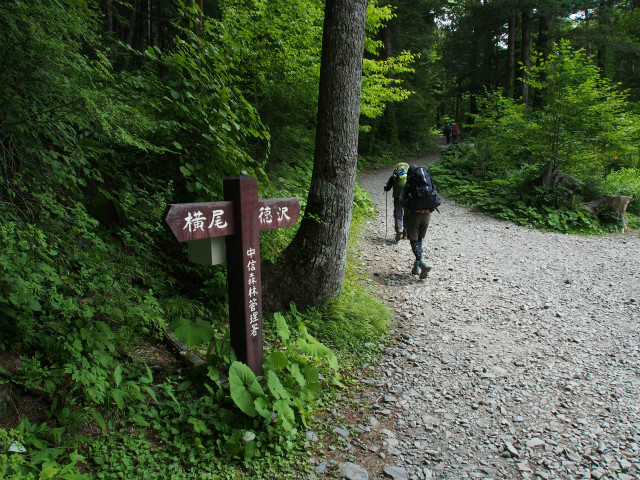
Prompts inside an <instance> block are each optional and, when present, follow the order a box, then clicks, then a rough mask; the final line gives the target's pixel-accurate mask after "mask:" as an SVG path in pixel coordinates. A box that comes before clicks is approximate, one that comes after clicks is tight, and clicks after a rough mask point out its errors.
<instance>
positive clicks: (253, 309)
mask: <svg viewBox="0 0 640 480" xmlns="http://www.w3.org/2000/svg"><path fill="white" fill-rule="evenodd" d="M255 256H256V250H255V248H253V247H249V249H248V250H247V257H246V261H247V272H248V273H249V276H248V280H247V283H248V285H247V286H248V288H247V295H248V296H249V325H251V336H252V337H255V336H257V335H258V328H259V323H258V320H259V315H260V314H259V312H258V293H259V292H258V288H257V287H256V285H257V279H256V263H257V261H256V258H255Z"/></svg>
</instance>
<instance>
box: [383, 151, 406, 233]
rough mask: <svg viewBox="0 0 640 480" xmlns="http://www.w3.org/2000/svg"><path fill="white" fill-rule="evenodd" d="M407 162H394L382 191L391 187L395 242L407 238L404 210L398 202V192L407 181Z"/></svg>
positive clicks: (386, 190)
mask: <svg viewBox="0 0 640 480" xmlns="http://www.w3.org/2000/svg"><path fill="white" fill-rule="evenodd" d="M408 171H409V164H408V163H404V162H399V163H396V166H395V167H393V174H392V175H391V176H390V177H389V181H388V182H387V184H386V185H385V186H384V191H385V192H388V191H389V190H391V189H392V188H393V220H394V227H395V229H396V242H398V241H400V239H401V238H405V239H406V238H407V230H406V226H405V224H404V217H405V211H404V207H403V206H402V204H401V203H400V192H401V191H402V187H404V185H405V184H406V183H407V172H408Z"/></svg>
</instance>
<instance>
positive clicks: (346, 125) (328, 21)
mask: <svg viewBox="0 0 640 480" xmlns="http://www.w3.org/2000/svg"><path fill="white" fill-rule="evenodd" d="M366 12H367V2H366V0H327V2H326V6H325V18H324V30H323V38H322V57H321V64H320V90H319V98H318V117H317V119H318V125H317V130H316V142H315V154H314V164H313V174H312V178H311V187H310V190H309V195H308V198H307V206H306V209H305V214H304V217H303V220H302V222H301V224H300V228H299V230H298V232H297V234H296V236H295V237H294V239H293V241H292V242H291V244H290V245H289V246H288V247H287V248H286V249H285V250H284V252H283V253H282V255H281V257H280V258H279V259H278V262H277V263H276V264H271V263H269V262H264V265H263V267H262V274H263V275H262V276H263V282H262V287H263V290H262V291H263V297H262V299H263V308H264V309H265V310H270V311H274V310H282V309H284V308H287V307H288V306H289V303H290V302H295V303H296V305H297V306H298V307H300V308H304V307H307V306H319V305H322V304H323V303H325V302H326V301H327V300H330V299H332V298H335V297H337V296H338V295H339V293H340V290H341V288H342V283H343V280H344V273H345V267H346V259H347V240H348V236H349V227H350V225H351V215H352V213H353V192H354V187H355V180H356V162H357V156H358V125H359V118H360V88H361V80H362V58H363V53H364V39H365V21H366Z"/></svg>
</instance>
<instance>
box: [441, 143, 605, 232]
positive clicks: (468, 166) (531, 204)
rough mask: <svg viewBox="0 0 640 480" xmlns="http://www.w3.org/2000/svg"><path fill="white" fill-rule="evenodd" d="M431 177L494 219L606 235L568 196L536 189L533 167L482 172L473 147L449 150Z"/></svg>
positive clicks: (447, 192)
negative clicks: (488, 172)
mask: <svg viewBox="0 0 640 480" xmlns="http://www.w3.org/2000/svg"><path fill="white" fill-rule="evenodd" d="M480 156H482V154H480ZM431 173H432V175H433V176H434V178H435V179H436V181H437V183H438V189H439V190H441V192H442V193H443V194H444V195H445V196H447V197H448V198H451V199H455V200H456V201H458V202H460V203H462V204H465V205H467V206H469V207H471V208H476V209H478V210H481V211H483V212H485V213H487V214H489V215H491V216H494V217H496V218H500V219H502V220H506V221H510V222H513V223H516V224H518V225H523V226H527V227H530V228H537V229H541V230H550V231H557V232H563V233H601V232H602V231H603V227H602V226H601V225H600V224H599V222H598V219H596V218H595V217H593V216H591V215H590V214H588V213H586V212H585V211H583V210H582V209H581V208H580V206H579V205H578V204H577V203H574V201H573V199H571V197H570V196H566V195H565V196H563V195H562V192H560V191H558V190H557V189H550V188H545V187H536V186H534V185H532V184H531V181H530V177H531V173H532V170H530V169H527V168H522V169H520V170H512V171H508V172H504V173H502V174H499V173H498V172H496V171H495V170H492V171H491V172H490V174H483V173H482V169H481V166H480V162H479V161H478V154H477V153H476V150H475V149H474V148H473V147H471V146H465V145H458V146H454V147H450V148H448V149H447V150H445V151H444V152H443V157H442V159H441V160H440V161H439V162H437V163H435V164H433V165H432V166H431ZM565 199H568V200H565Z"/></svg>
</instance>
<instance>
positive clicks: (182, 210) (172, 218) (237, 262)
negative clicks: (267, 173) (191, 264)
mask: <svg viewBox="0 0 640 480" xmlns="http://www.w3.org/2000/svg"><path fill="white" fill-rule="evenodd" d="M223 191H224V201H221V202H204V203H179V204H171V205H170V206H169V207H168V208H167V210H166V212H165V222H166V223H167V225H168V226H169V229H170V230H171V232H172V233H173V235H174V236H175V237H176V239H177V240H178V241H179V242H187V241H193V240H200V239H204V238H212V237H219V236H224V237H225V243H226V257H227V288H228V292H229V324H230V327H229V328H230V334H231V346H232V347H233V348H234V350H235V352H236V356H237V357H238V360H240V361H242V362H244V363H246V364H247V365H248V366H249V367H250V368H251V370H253V372H254V373H255V374H256V375H262V374H263V370H262V361H263V345H262V287H261V279H260V238H259V235H258V233H259V231H260V230H266V229H271V228H280V227H289V226H292V225H295V224H296V222H297V220H298V216H299V215H300V202H299V201H298V199H297V198H294V197H288V198H268V199H261V200H259V199H258V181H257V180H256V179H255V178H253V177H249V176H246V175H242V176H236V177H228V178H225V179H224V182H223Z"/></svg>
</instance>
